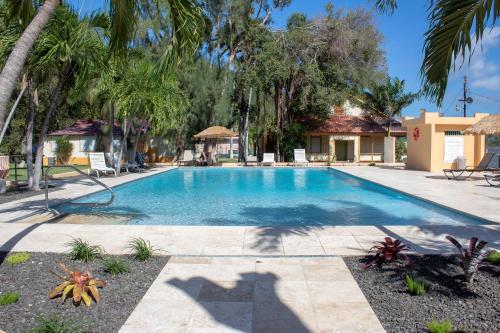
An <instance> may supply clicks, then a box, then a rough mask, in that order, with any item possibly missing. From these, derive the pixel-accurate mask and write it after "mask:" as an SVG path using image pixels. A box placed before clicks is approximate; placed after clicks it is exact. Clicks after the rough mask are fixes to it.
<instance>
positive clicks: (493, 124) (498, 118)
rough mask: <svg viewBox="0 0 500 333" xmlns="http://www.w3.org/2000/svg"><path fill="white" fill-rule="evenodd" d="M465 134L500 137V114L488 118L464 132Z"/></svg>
mask: <svg viewBox="0 0 500 333" xmlns="http://www.w3.org/2000/svg"><path fill="white" fill-rule="evenodd" d="M464 133H465V134H481V135H490V134H491V135H500V114H495V115H491V116H486V117H484V118H483V119H481V120H480V121H478V122H477V123H475V124H474V125H472V126H471V127H469V128H467V129H466V130H465V131H464Z"/></svg>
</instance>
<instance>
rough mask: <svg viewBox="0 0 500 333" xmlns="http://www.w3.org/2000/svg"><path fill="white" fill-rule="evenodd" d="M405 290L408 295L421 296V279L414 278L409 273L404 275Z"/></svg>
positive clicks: (423, 288) (423, 290) (422, 288)
mask: <svg viewBox="0 0 500 333" xmlns="http://www.w3.org/2000/svg"><path fill="white" fill-rule="evenodd" d="M406 290H407V291H408V292H409V293H410V295H414V296H423V295H424V294H425V284H424V282H423V281H419V280H415V279H414V278H413V277H412V276H411V275H408V274H407V275H406Z"/></svg>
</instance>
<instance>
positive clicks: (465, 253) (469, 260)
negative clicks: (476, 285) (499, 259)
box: [446, 236, 493, 283]
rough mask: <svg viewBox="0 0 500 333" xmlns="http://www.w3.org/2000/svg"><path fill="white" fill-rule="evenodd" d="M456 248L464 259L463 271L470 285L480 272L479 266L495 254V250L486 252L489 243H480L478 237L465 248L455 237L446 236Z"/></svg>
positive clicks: (471, 240) (472, 239)
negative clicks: (491, 254)
mask: <svg viewBox="0 0 500 333" xmlns="http://www.w3.org/2000/svg"><path fill="white" fill-rule="evenodd" d="M446 239H447V240H449V241H450V242H451V243H452V244H453V245H455V247H456V248H457V249H458V251H459V252H460V255H461V259H462V263H461V266H462V269H463V270H464V275H465V280H466V281H467V282H468V283H471V282H473V281H474V277H475V276H476V274H477V272H478V271H479V266H480V265H481V263H482V262H483V260H484V259H485V258H486V257H487V256H489V255H490V253H492V252H493V250H485V249H484V248H485V247H486V244H488V242H485V241H480V240H479V239H478V238H477V237H472V238H471V239H470V240H469V245H468V246H467V247H466V248H463V247H462V245H461V244H460V243H459V242H458V241H457V240H456V239H455V238H453V237H451V236H446Z"/></svg>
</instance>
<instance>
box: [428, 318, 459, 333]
mask: <svg viewBox="0 0 500 333" xmlns="http://www.w3.org/2000/svg"><path fill="white" fill-rule="evenodd" d="M427 328H428V329H429V332H430V333H450V332H451V331H453V325H452V324H451V321H449V320H445V321H436V320H433V321H431V322H430V323H429V324H427Z"/></svg>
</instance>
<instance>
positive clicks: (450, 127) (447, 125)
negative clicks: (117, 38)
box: [403, 112, 488, 172]
mask: <svg viewBox="0 0 500 333" xmlns="http://www.w3.org/2000/svg"><path fill="white" fill-rule="evenodd" d="M487 115H488V114H485V113H477V114H476V115H475V116H474V117H468V118H464V117H440V116H439V113H437V112H422V113H421V115H420V117H419V118H414V119H410V118H407V119H404V121H403V124H404V125H405V126H406V128H407V130H408V160H407V168H409V169H415V170H425V171H431V172H438V171H441V170H443V169H446V168H454V167H456V165H455V163H445V162H444V146H445V131H463V130H465V129H466V128H468V127H470V126H471V125H473V124H475V123H476V122H478V121H479V120H480V119H481V118H483V117H485V116H487ZM415 128H418V129H419V132H420V137H419V138H418V140H415V139H414V136H413V133H414V130H415ZM463 140H464V157H465V158H466V159H467V165H471V166H477V165H478V164H479V162H480V161H481V159H482V157H483V155H484V152H485V137H484V135H464V136H463Z"/></svg>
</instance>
